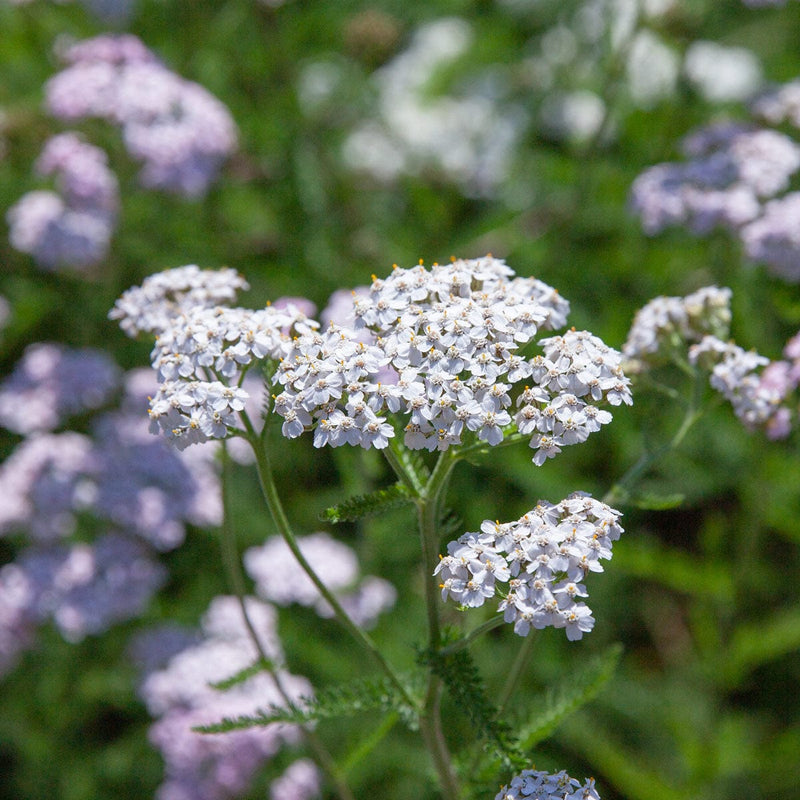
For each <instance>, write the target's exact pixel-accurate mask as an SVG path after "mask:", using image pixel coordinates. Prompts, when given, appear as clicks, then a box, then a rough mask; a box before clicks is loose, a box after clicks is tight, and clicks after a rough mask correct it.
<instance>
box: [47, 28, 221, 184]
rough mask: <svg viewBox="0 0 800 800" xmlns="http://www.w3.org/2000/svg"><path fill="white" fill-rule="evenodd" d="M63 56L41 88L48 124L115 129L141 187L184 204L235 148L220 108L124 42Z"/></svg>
mask: <svg viewBox="0 0 800 800" xmlns="http://www.w3.org/2000/svg"><path fill="white" fill-rule="evenodd" d="M61 55H62V58H63V60H64V61H65V62H66V63H67V65H68V66H67V67H66V68H65V69H64V70H62V71H61V72H60V73H58V74H57V75H55V76H54V77H53V78H51V79H50V80H49V81H48V83H47V85H46V87H45V94H46V103H47V108H48V110H49V111H50V113H51V114H52V115H53V116H54V117H56V118H57V119H60V120H65V121H69V122H75V121H78V120H82V119H90V118H97V119H103V120H106V121H108V122H110V123H112V124H114V125H117V126H118V127H119V128H120V129H121V131H122V137H123V141H124V143H125V147H126V148H127V150H128V152H129V153H130V155H131V156H132V157H133V158H134V159H136V160H138V161H141V162H143V167H142V171H141V175H140V178H141V181H142V184H143V185H144V186H146V187H149V188H158V189H164V190H166V191H171V192H175V193H177V194H182V195H184V196H186V197H198V196H200V195H202V194H204V193H205V192H206V190H207V189H208V186H209V184H210V183H211V182H212V181H213V180H214V178H215V177H216V174H217V171H218V170H219V167H220V165H221V164H222V162H223V161H224V160H225V159H226V158H227V157H228V156H229V155H230V154H231V153H232V152H233V151H234V149H235V148H236V142H237V133H236V126H235V124H234V122H233V120H232V118H231V115H230V113H229V112H228V110H227V108H226V107H225V106H224V105H223V104H222V103H221V102H220V101H219V100H217V99H216V98H215V97H213V96H212V95H211V94H210V93H209V92H207V91H206V90H205V89H204V88H203V87H201V86H199V85H198V84H196V83H192V82H191V81H187V80H184V79H183V78H180V77H179V76H177V75H176V74H175V73H173V72H171V71H170V70H169V69H167V68H166V67H165V66H164V65H163V64H162V63H161V62H160V61H159V60H158V59H157V58H156V56H155V55H154V54H153V53H152V52H151V51H150V50H148V49H147V48H146V47H145V46H144V45H143V44H142V42H141V41H140V40H139V39H137V38H136V37H135V36H132V35H130V34H125V35H120V36H112V35H108V34H105V35H102V36H98V37H95V38H93V39H88V40H86V41H83V42H79V43H77V44H74V45H72V46H70V47H67V48H66V49H65V50H64V51H63V53H62V54H61Z"/></svg>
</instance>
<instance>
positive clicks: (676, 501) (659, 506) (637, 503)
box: [626, 492, 686, 511]
mask: <svg viewBox="0 0 800 800" xmlns="http://www.w3.org/2000/svg"><path fill="white" fill-rule="evenodd" d="M685 499H686V495H685V494H681V493H680V492H675V493H673V494H656V493H650V492H645V493H642V494H636V495H632V496H630V497H628V498H626V502H627V503H630V505H632V506H634V507H635V508H641V509H643V510H644V511H667V510H669V509H671V508H677V507H678V506H680V505H682V504H683V501H684V500H685Z"/></svg>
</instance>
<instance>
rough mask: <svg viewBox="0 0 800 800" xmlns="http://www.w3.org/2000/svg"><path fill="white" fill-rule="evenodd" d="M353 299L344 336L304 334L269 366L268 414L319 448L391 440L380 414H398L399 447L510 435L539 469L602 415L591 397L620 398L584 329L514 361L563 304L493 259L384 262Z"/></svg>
mask: <svg viewBox="0 0 800 800" xmlns="http://www.w3.org/2000/svg"><path fill="white" fill-rule="evenodd" d="M353 303H354V314H355V323H354V329H353V330H351V329H349V328H342V327H338V326H336V325H331V326H330V327H329V328H328V329H327V330H326V331H324V332H321V333H320V332H316V331H310V332H309V333H307V334H305V335H303V336H300V337H298V339H297V340H296V341H295V343H294V348H293V349H292V351H291V353H290V354H289V357H288V358H286V359H284V361H283V362H282V363H281V365H280V367H279V369H278V372H277V375H276V378H277V381H278V382H279V383H280V384H281V385H282V386H283V387H284V391H283V392H282V393H281V394H280V395H278V397H277V398H276V401H275V410H276V411H277V412H278V413H279V414H280V415H281V416H283V417H284V420H285V422H284V425H283V433H284V435H285V436H288V437H290V438H294V437H296V436H300V435H301V434H302V433H303V431H304V430H308V429H312V428H313V429H314V443H315V445H316V446H318V447H322V446H324V445H326V444H330V445H331V446H334V447H336V446H339V445H343V444H351V445H355V444H358V445H361V446H362V447H364V448H368V447H376V448H383V447H386V446H387V445H388V442H389V439H391V438H392V437H393V436H395V433H396V431H395V428H394V426H393V425H392V422H391V421H390V419H389V416H388V415H390V414H402V415H405V418H404V419H403V422H402V424H403V435H404V443H405V445H406V447H408V448H410V449H414V450H421V449H427V450H429V451H433V450H446V449H448V448H449V447H450V446H452V445H459V444H464V437H466V436H467V435H469V434H470V433H472V434H474V435H475V436H476V437H477V439H479V440H482V441H484V442H486V443H487V444H490V445H497V444H499V443H500V442H501V441H502V440H503V438H504V436H505V434H506V433H507V432H512V431H513V430H514V429H515V428H516V430H518V431H519V432H521V433H523V434H525V435H528V434H532V438H531V447H533V448H535V449H536V450H537V453H536V456H535V458H534V461H535V463H537V464H541V463H543V462H544V461H545V459H546V458H548V457H551V456H553V455H555V454H557V453H558V452H560V448H561V447H563V446H565V445H568V444H574V443H576V442H580V441H584V440H585V439H586V438H587V437H588V435H589V434H590V433H592V432H593V431H596V430H599V428H600V426H601V425H602V424H605V423H607V422H608V421H610V419H611V415H610V414H609V413H608V412H605V411H601V410H600V409H599V408H598V407H597V406H596V405H595V404H596V403H601V402H605V403H608V404H610V405H619V404H620V403H630V402H631V395H630V389H629V386H628V379H627V378H626V377H625V376H624V375H623V373H622V370H621V367H620V360H621V356H620V354H619V353H618V352H617V351H615V350H613V349H611V348H609V347H607V346H606V345H605V344H604V343H603V342H602V341H601V340H600V339H598V338H597V337H595V336H593V335H592V334H590V333H588V332H585V331H578V332H576V331H570V332H568V333H566V334H565V335H563V336H554V337H550V338H548V339H544V340H542V341H540V342H539V344H540V346H541V347H542V348H543V350H544V353H543V354H541V355H537V356H535V357H534V358H527V357H526V356H525V355H523V354H521V349H522V348H523V347H524V346H525V345H527V344H528V343H529V342H531V341H533V339H534V337H535V336H536V335H537V333H539V332H540V331H542V330H552V329H554V328H557V327H561V326H563V325H564V324H565V323H566V316H567V313H568V311H569V304H568V303H567V301H566V300H564V299H563V298H562V297H561V296H560V295H559V294H558V292H557V291H556V290H555V289H553V288H552V287H550V286H548V285H547V284H545V283H542V282H541V281H539V280H536V279H534V278H520V277H514V272H513V270H511V269H510V268H509V267H508V266H506V264H505V263H504V262H503V261H501V260H499V259H496V258H492V257H491V256H487V257H486V258H481V259H472V260H468V261H467V260H459V261H454V262H453V263H451V264H447V265H437V264H434V265H433V267H432V268H431V269H430V270H429V269H426V268H425V267H423V266H422V265H420V266H418V267H414V268H412V269H400V268H397V267H396V268H395V269H394V271H393V273H392V274H391V275H390V276H389V277H388V278H386V279H385V280H379V279H377V278H375V279H374V280H373V283H372V286H371V287H370V289H369V291H368V293H367V294H365V295H357V296H354V300H353ZM526 380H528V381H530V385H529V386H527V387H525V388H524V390H523V388H522V386H517V385H516V384H521V383H522V382H524V381H526ZM514 406H516V408H517V411H516V412H513V409H512V407H514ZM510 409H512V410H510ZM512 413H514V414H515V415H514V417H513V418H512Z"/></svg>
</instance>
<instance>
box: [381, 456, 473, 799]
mask: <svg viewBox="0 0 800 800" xmlns="http://www.w3.org/2000/svg"><path fill="white" fill-rule="evenodd" d="M391 444H392V443H390V447H387V448H385V449H384V450H383V454H384V456H385V457H386V460H387V461H388V462H389V466H391V468H392V469H393V470H394V472H395V474H396V475H397V477H398V478H399V479H400V480H401V481H402V482H403V483H404V484H405V485H406V486H408V487H409V488H410V489H411V490H412V491H413V492H414V494H415V495H416V499H415V503H416V506H417V524H418V526H419V535H420V546H421V549H422V569H423V581H424V584H425V609H426V613H427V618H428V647H429V649H430V652H431V653H436V652H437V651H438V650H439V647H440V645H441V623H440V621H439V606H440V598H439V592H438V590H437V588H436V583H435V581H434V580H432V576H433V571H434V570H435V569H436V564H437V563H438V560H439V521H440V519H441V511H442V499H443V497H444V493H445V489H446V487H447V481H448V478H449V477H450V473H451V472H452V469H453V467H454V466H455V464H456V461H457V457H456V456H454V455H453V453H452V451H444V452H442V453H441V454H440V455H439V459H438V461H437V462H436V466H435V467H434V469H433V472H432V473H431V475H430V477H429V478H428V480H427V481H426V482H425V483H424V485H423V483H422V481H421V480H420V478H419V476H418V475H416V474H414V473H412V472H410V471H409V470H407V469H406V468H405V466H404V464H403V462H402V459H401V458H400V455H399V447H400V445H399V444H398V445H396V446H395V447H392V446H391ZM441 697H442V683H441V680H440V679H439V677H438V676H436V675H435V674H434V673H433V672H432V671H431V672H430V673H429V675H428V685H427V689H426V692H425V703H424V707H423V711H422V713H421V714H420V719H419V726H420V732H421V733H422V738H423V739H424V741H425V746H426V747H427V749H428V752H429V753H430V755H431V759H432V760H433V763H434V766H435V768H436V773H437V775H438V776H439V784H440V788H441V790H442V794H443V795H444V797H446V798H448V800H458V798H460V797H461V792H460V790H459V787H458V779H457V778H456V774H455V770H454V769H453V762H452V758H451V756H450V751H449V749H448V747H447V741H446V739H445V736H444V730H443V729H442V718H441Z"/></svg>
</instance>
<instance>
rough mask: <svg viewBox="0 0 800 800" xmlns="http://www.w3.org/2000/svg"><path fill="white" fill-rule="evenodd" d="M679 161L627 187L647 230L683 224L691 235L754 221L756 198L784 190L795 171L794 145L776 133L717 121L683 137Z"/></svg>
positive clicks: (798, 151) (798, 162) (798, 160)
mask: <svg viewBox="0 0 800 800" xmlns="http://www.w3.org/2000/svg"><path fill="white" fill-rule="evenodd" d="M684 152H685V153H686V155H687V156H688V157H689V158H690V159H691V160H690V161H688V162H685V163H668V164H657V165H656V166H654V167H651V168H649V169H648V170H645V172H643V173H642V174H641V175H639V177H638V178H637V179H636V180H635V181H634V183H633V186H632V188H631V205H632V208H633V210H634V212H635V213H636V214H638V215H639V217H640V218H641V220H642V227H643V228H644V230H645V232H646V233H647V234H651V235H652V234H655V233H658V232H660V231H662V230H663V229H664V228H667V227H670V226H674V225H686V226H687V227H688V228H689V229H690V230H692V231H693V232H694V233H697V234H704V233H708V232H709V231H710V230H712V229H713V228H715V227H716V226H718V225H722V226H724V227H729V228H737V227H739V226H741V225H744V224H746V223H748V222H750V221H751V220H753V219H755V218H756V217H757V216H758V215H759V213H760V211H761V200H762V199H763V198H768V197H773V196H775V195H776V194H778V193H779V192H781V191H783V190H785V189H786V188H787V186H788V184H789V178H790V177H791V175H793V174H794V173H795V172H796V171H797V170H798V169H800V147H798V145H797V144H796V143H795V142H794V141H792V140H791V139H789V138H788V137H787V136H784V135H783V134H781V133H777V132H776V131H770V130H753V129H750V128H747V127H745V126H742V125H735V124H721V125H712V126H709V127H707V128H703V129H701V130H699V131H696V132H695V133H693V134H691V135H690V136H688V137H687V138H686V139H685V140H684Z"/></svg>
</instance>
